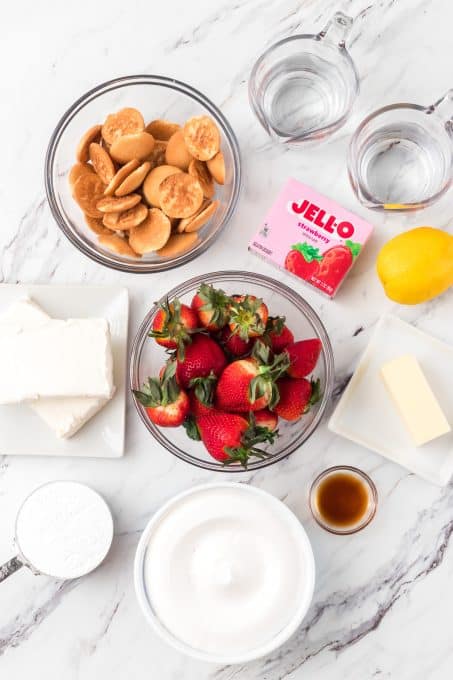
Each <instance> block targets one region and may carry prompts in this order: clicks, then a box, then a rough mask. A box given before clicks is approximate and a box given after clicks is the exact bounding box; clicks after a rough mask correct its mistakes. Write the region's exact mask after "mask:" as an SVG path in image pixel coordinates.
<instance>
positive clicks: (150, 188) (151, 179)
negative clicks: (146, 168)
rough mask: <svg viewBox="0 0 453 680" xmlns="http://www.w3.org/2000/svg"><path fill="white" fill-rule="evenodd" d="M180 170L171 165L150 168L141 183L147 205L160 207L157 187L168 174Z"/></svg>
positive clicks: (173, 173)
mask: <svg viewBox="0 0 453 680" xmlns="http://www.w3.org/2000/svg"><path fill="white" fill-rule="evenodd" d="M178 172H182V170H180V169H179V168H176V167H175V166H173V165H159V166H158V167H157V168H154V169H153V170H151V172H150V173H149V174H148V176H147V177H146V179H145V181H144V183H143V195H144V197H145V199H146V201H147V203H149V205H151V206H154V207H155V208H160V198H159V187H160V185H161V183H162V182H163V181H164V179H166V178H167V177H169V176H170V175H175V174H176V173H178Z"/></svg>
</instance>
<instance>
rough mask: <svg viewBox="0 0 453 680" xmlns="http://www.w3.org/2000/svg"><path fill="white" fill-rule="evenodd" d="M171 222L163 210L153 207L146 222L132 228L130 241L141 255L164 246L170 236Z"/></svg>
mask: <svg viewBox="0 0 453 680" xmlns="http://www.w3.org/2000/svg"><path fill="white" fill-rule="evenodd" d="M170 234H171V223H170V220H169V219H168V217H167V216H166V215H164V213H163V212H162V210H160V209H159V208H151V209H150V210H149V211H148V216H147V218H146V220H145V221H144V222H142V223H141V224H139V225H138V227H134V229H131V231H130V233H129V243H130V244H131V247H132V248H133V249H134V250H135V251H136V252H137V253H140V254H141V255H145V254H146V253H151V252H154V251H155V250H159V248H162V247H163V246H164V245H165V244H166V243H167V241H168V239H169V238H170Z"/></svg>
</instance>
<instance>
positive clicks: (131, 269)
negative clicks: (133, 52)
mask: <svg viewBox="0 0 453 680" xmlns="http://www.w3.org/2000/svg"><path fill="white" fill-rule="evenodd" d="M129 85H150V86H153V85H158V86H161V87H166V88H168V89H170V90H174V91H176V92H179V93H181V94H184V95H186V96H188V97H189V98H191V99H192V100H195V101H196V102H198V103H199V104H200V105H201V106H203V107H204V108H205V109H206V110H207V111H208V112H209V113H210V114H211V115H212V117H213V118H214V120H215V122H216V123H217V124H218V125H219V127H220V128H221V132H222V133H223V135H224V137H225V139H226V142H227V144H228V147H229V150H230V152H231V156H232V159H233V167H232V171H233V180H232V192H231V198H230V200H229V202H228V205H227V208H226V211H225V214H224V216H223V219H222V221H221V222H220V223H219V225H218V226H217V228H216V230H215V231H213V233H211V234H210V235H209V236H207V237H206V238H204V239H203V240H202V241H201V242H200V243H199V244H198V246H196V247H195V248H193V249H192V250H190V251H188V252H187V253H183V254H182V255H179V256H178V257H175V258H172V259H170V260H167V261H164V260H163V261H162V262H159V261H156V262H145V261H140V260H137V261H136V262H135V261H132V260H130V261H126V260H125V259H123V258H121V257H120V256H118V255H116V254H115V253H113V252H112V253H107V252H103V251H101V250H100V249H99V248H98V247H96V245H95V244H93V243H90V242H89V241H88V239H85V238H84V237H83V236H82V235H80V234H78V233H76V232H75V230H74V229H73V228H72V227H71V226H70V225H69V224H68V220H67V219H66V217H65V216H64V215H63V213H62V211H61V210H60V206H59V202H58V201H57V192H56V190H55V185H54V177H53V175H54V164H55V159H56V154H57V150H58V147H59V144H60V142H61V138H62V136H63V133H64V132H65V130H66V128H67V127H68V125H69V124H70V123H71V121H72V120H73V119H74V118H75V117H76V116H77V114H78V113H79V112H80V111H81V110H82V109H83V108H84V107H85V106H86V105H87V104H89V103H90V102H92V101H94V100H95V99H97V98H98V97H100V96H102V95H104V94H106V93H108V92H111V91H113V90H117V89H121V88H123V87H127V86H129ZM44 185H45V191H46V196H47V201H48V203H49V206H50V210H51V212H52V216H53V218H54V220H55V222H56V223H57V225H58V227H59V228H60V229H61V231H62V232H63V234H64V235H65V236H66V238H67V239H68V240H69V241H70V242H71V243H72V245H74V246H75V247H76V248H77V249H78V250H79V251H80V252H82V253H83V254H84V255H86V256H87V257H89V258H90V259H91V260H94V261H95V262H97V263H98V264H101V265H103V266H105V267H109V268H110V269H115V270H117V271H123V272H127V273H130V274H152V273H154V272H162V271H167V270H169V269H174V268H176V267H179V266H182V265H184V264H187V262H190V261H191V260H193V259H195V258H196V257H198V256H199V255H201V254H202V253H203V252H205V251H206V250H207V249H208V248H209V247H210V246H211V245H212V243H214V241H215V240H216V239H217V238H218V236H220V234H221V233H222V231H223V229H224V228H225V227H226V225H227V224H228V222H229V221H230V219H231V217H232V215H233V214H234V211H235V209H236V205H237V202H238V200H239V195H240V191H241V186H242V173H241V156H240V151H239V144H238V141H237V138H236V135H235V133H234V131H233V128H232V127H231V125H230V123H229V122H228V120H227V119H226V117H225V116H224V115H223V113H222V112H221V111H220V109H219V108H218V107H217V106H216V105H215V104H214V103H213V102H211V100H210V99H208V97H206V96H205V95H204V94H203V93H202V92H200V91H199V90H197V89H196V88H194V87H192V86H191V85H188V84H187V83H184V82H183V81H181V80H176V79H175V78H169V77H167V76H159V75H152V74H142V75H140V74H138V75H129V76H120V77H118V78H114V79H112V80H107V81H105V82H103V83H100V84H99V85H96V86H95V87H93V88H91V89H90V90H88V91H87V92H85V93H84V94H83V95H81V96H80V97H79V98H78V99H77V100H76V101H75V102H74V103H73V104H72V105H71V106H70V107H69V108H68V109H67V110H66V111H65V113H64V114H63V115H62V116H61V118H60V120H59V121H58V123H57V125H56V126H55V129H54V131H53V132H52V135H51V137H50V140H49V143H48V146H47V151H46V156H45V161H44Z"/></svg>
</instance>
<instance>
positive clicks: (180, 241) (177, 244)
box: [157, 233, 199, 257]
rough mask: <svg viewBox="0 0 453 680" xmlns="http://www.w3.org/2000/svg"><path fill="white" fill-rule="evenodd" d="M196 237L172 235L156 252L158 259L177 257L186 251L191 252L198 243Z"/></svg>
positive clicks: (195, 235)
mask: <svg viewBox="0 0 453 680" xmlns="http://www.w3.org/2000/svg"><path fill="white" fill-rule="evenodd" d="M198 241H199V239H198V235H197V234H196V233H194V234H172V235H171V236H170V238H169V239H168V241H167V243H166V244H165V245H164V247H163V248H160V250H158V251H157V254H158V255H159V257H178V255H182V254H183V253H185V252H186V251H188V250H192V248H193V247H194V245H196V244H197V243H198Z"/></svg>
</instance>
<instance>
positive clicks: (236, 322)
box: [229, 295, 269, 342]
mask: <svg viewBox="0 0 453 680" xmlns="http://www.w3.org/2000/svg"><path fill="white" fill-rule="evenodd" d="M268 317H269V310H268V308H267V306H266V305H265V304H264V302H263V301H262V300H261V299H260V298H257V297H256V296H255V295H233V297H232V302H231V308H230V323H229V326H230V331H231V332H232V333H234V334H235V335H239V337H240V338H241V339H242V340H244V341H245V342H247V340H248V339H249V338H256V337H258V336H260V335H263V333H264V331H265V329H266V323H267V319H268Z"/></svg>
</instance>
